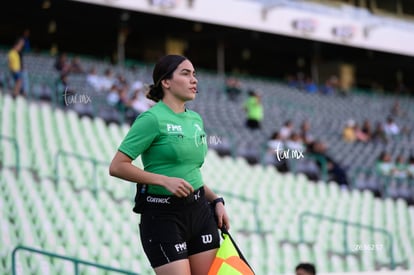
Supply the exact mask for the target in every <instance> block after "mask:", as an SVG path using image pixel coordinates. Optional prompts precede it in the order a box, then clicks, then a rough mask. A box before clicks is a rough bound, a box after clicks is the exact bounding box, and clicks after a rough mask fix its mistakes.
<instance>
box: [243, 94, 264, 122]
mask: <svg viewBox="0 0 414 275" xmlns="http://www.w3.org/2000/svg"><path fill="white" fill-rule="evenodd" d="M244 107H245V108H246V109H247V118H248V119H255V120H258V121H261V120H262V119H263V106H262V104H261V103H260V102H259V100H258V99H257V98H256V97H249V98H248V99H247V100H246V101H245V103H244Z"/></svg>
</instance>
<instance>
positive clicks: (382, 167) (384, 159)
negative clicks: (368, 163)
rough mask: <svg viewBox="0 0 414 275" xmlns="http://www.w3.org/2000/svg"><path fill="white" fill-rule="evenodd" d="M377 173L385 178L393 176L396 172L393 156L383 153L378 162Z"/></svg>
mask: <svg viewBox="0 0 414 275" xmlns="http://www.w3.org/2000/svg"><path fill="white" fill-rule="evenodd" d="M377 171H378V173H379V174H380V175H383V176H392V175H393V174H394V172H395V164H394V162H393V161H392V159H391V155H390V154H389V153H388V152H386V151H383V152H382V153H381V154H380V155H379V157H378V161H377Z"/></svg>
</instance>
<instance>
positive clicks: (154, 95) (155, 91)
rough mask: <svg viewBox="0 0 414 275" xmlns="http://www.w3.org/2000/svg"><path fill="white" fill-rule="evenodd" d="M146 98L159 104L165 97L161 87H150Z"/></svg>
mask: <svg viewBox="0 0 414 275" xmlns="http://www.w3.org/2000/svg"><path fill="white" fill-rule="evenodd" d="M146 96H147V98H148V99H151V100H152V101H154V102H158V101H160V100H161V99H162V98H163V97H164V91H163V90H162V87H161V86H160V85H159V86H155V85H150V86H149V91H148V93H147V95H146Z"/></svg>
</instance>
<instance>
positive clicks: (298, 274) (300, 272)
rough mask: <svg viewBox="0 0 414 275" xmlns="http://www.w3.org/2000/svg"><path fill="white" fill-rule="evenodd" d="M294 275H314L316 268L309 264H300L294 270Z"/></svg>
mask: <svg viewBox="0 0 414 275" xmlns="http://www.w3.org/2000/svg"><path fill="white" fill-rule="evenodd" d="M295 275H316V268H315V266H314V265H313V264H311V263H300V264H298V265H297V266H296V268H295Z"/></svg>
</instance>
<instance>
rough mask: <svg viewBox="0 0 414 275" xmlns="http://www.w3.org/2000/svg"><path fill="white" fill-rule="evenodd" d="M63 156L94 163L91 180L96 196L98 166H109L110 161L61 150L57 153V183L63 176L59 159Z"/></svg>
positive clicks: (55, 176) (55, 175)
mask: <svg viewBox="0 0 414 275" xmlns="http://www.w3.org/2000/svg"><path fill="white" fill-rule="evenodd" d="M62 158H75V159H77V160H79V161H84V162H88V163H91V164H92V169H93V171H92V179H91V181H92V182H93V187H92V192H93V194H94V195H95V196H96V195H97V192H98V180H97V167H98V166H106V167H109V163H108V162H104V161H100V160H97V159H94V158H90V157H86V156H83V155H79V154H75V153H71V152H66V151H62V150H59V151H58V152H57V153H56V155H55V169H54V170H55V174H54V178H55V183H57V182H58V181H59V179H60V178H61V175H60V173H61V172H60V169H59V161H60V160H61V159H62Z"/></svg>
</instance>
